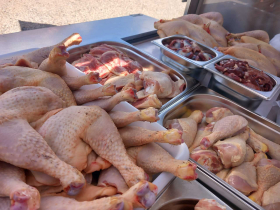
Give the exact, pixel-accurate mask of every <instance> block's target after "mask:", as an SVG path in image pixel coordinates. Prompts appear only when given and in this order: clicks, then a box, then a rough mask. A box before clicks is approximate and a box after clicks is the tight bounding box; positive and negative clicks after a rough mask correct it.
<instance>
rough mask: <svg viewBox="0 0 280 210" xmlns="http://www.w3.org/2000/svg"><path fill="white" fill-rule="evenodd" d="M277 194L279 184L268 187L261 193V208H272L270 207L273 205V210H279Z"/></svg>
mask: <svg viewBox="0 0 280 210" xmlns="http://www.w3.org/2000/svg"><path fill="white" fill-rule="evenodd" d="M279 192H280V182H278V183H277V184H276V185H274V186H272V187H270V188H269V189H268V190H267V191H265V192H264V193H263V197H262V206H263V207H264V208H265V209H267V208H268V207H269V206H271V208H272V206H273V205H274V209H279V207H280V197H279ZM276 207H278V208H276Z"/></svg>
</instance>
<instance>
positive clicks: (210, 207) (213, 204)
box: [194, 198, 226, 210]
mask: <svg viewBox="0 0 280 210" xmlns="http://www.w3.org/2000/svg"><path fill="white" fill-rule="evenodd" d="M194 210H226V207H225V206H223V205H221V204H219V203H218V202H217V201H215V200H214V199H206V198H205V199H201V200H199V202H198V203H197V204H196V205H195V207H194Z"/></svg>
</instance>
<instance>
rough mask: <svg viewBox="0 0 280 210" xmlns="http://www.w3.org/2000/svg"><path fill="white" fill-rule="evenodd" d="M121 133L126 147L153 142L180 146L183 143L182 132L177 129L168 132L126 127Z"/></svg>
mask: <svg viewBox="0 0 280 210" xmlns="http://www.w3.org/2000/svg"><path fill="white" fill-rule="evenodd" d="M119 133H120V135H121V138H122V140H123V143H124V145H125V146H126V147H134V146H140V145H144V144H147V143H151V142H161V143H169V144H173V145H180V144H181V143H183V140H182V132H181V131H179V130H177V129H170V130H166V131H152V130H148V129H145V128H142V127H137V126H126V127H124V128H121V129H119Z"/></svg>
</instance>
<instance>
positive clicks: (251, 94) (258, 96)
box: [204, 55, 280, 100]
mask: <svg viewBox="0 0 280 210" xmlns="http://www.w3.org/2000/svg"><path fill="white" fill-rule="evenodd" d="M226 59H233V60H238V59H237V58H235V57H233V56H230V55H225V56H224V57H222V58H219V59H217V60H214V61H212V62H211V63H209V64H208V65H206V66H204V68H205V69H207V70H208V71H210V72H212V73H213V76H212V78H213V79H214V81H213V82H212V83H213V84H216V83H219V84H221V85H219V84H216V85H215V87H218V89H221V90H222V91H225V92H227V90H226V89H231V90H233V91H235V92H237V93H239V94H241V95H243V96H244V97H247V98H250V99H251V100H270V99H271V98H272V97H273V96H274V95H275V94H276V93H277V92H278V90H279V83H280V80H279V78H278V77H276V76H274V75H272V74H270V73H267V72H264V73H265V74H267V75H268V76H269V77H271V78H272V79H273V80H274V81H275V86H274V88H273V89H272V90H271V91H267V92H265V91H258V90H254V89H252V88H249V87H247V86H245V85H243V84H241V83H239V82H237V81H235V80H233V79H231V78H229V77H227V76H226V75H224V74H222V73H221V72H219V71H218V70H217V69H216V68H215V64H216V63H218V62H220V61H222V60H226ZM250 67H252V68H254V69H256V70H258V71H261V70H260V69H257V68H255V67H253V66H250Z"/></svg>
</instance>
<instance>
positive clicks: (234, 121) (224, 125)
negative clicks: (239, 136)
mask: <svg viewBox="0 0 280 210" xmlns="http://www.w3.org/2000/svg"><path fill="white" fill-rule="evenodd" d="M247 125H248V121H247V120H246V119H245V118H244V117H242V116H239V115H232V116H227V117H225V118H222V119H221V120H219V121H217V122H216V123H215V125H214V127H213V132H212V133H211V134H210V135H208V136H205V137H204V138H203V139H202V140H201V141H200V146H201V149H208V148H209V147H211V146H212V145H213V144H214V143H215V142H216V141H218V140H221V139H224V138H228V137H230V136H234V135H235V134H236V133H238V132H241V131H244V129H245V128H246V126H247Z"/></svg>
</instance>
